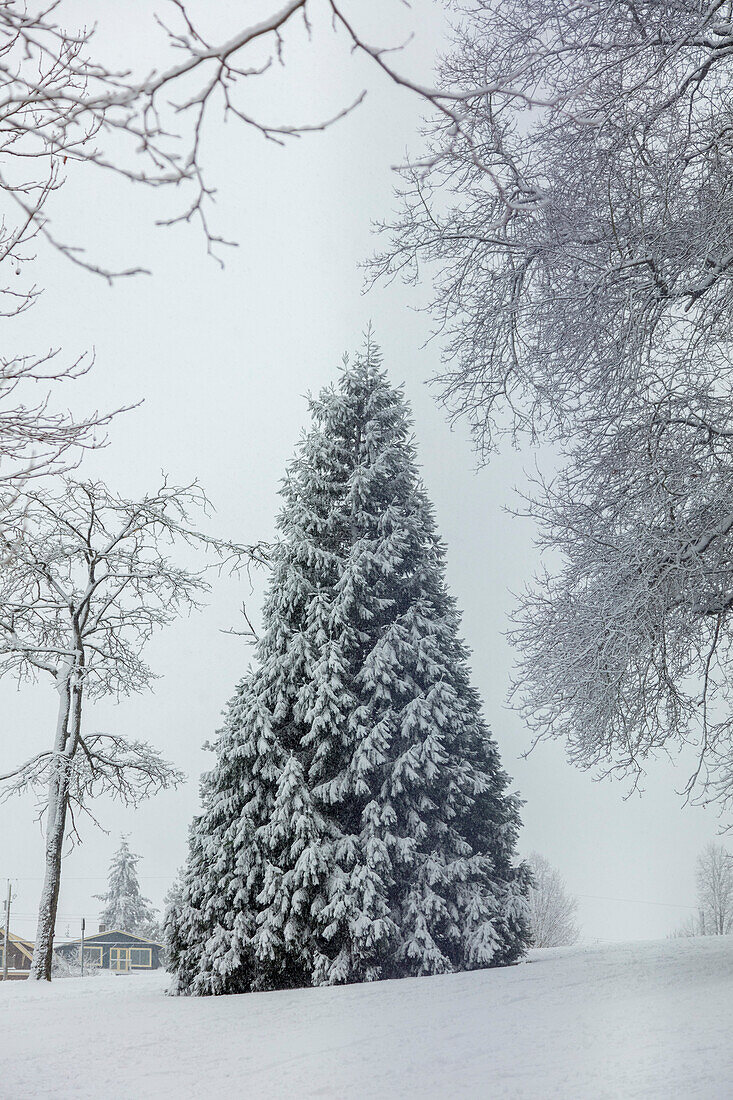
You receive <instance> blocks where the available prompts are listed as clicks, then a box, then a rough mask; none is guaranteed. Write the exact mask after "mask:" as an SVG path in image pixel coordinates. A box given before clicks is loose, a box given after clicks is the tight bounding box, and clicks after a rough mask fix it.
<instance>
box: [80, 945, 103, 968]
mask: <svg viewBox="0 0 733 1100" xmlns="http://www.w3.org/2000/svg"><path fill="white" fill-rule="evenodd" d="M84 964H85V965H86V966H101V965H102V948H101V947H97V946H96V945H93V946H92V947H85V948H84Z"/></svg>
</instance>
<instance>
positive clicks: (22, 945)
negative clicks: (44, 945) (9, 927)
mask: <svg viewBox="0 0 733 1100" xmlns="http://www.w3.org/2000/svg"><path fill="white" fill-rule="evenodd" d="M4 938H5V929H4V928H0V940H2V941H3V942H4ZM8 941H9V942H10V943H12V945H13V947H17V948H18V950H19V951H20V952H21V954H23V955H25V957H26V958H27V959H32V958H33V943H32V941H31V940H24V939H23V938H22V936H16V935H15V934H14V933H13V932H8Z"/></svg>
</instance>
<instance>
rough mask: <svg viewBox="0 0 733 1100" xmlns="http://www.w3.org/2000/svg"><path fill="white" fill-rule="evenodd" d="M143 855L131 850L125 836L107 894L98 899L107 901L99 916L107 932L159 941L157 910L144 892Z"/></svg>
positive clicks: (115, 856)
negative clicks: (141, 876)
mask: <svg viewBox="0 0 733 1100" xmlns="http://www.w3.org/2000/svg"><path fill="white" fill-rule="evenodd" d="M139 860H140V856H138V855H135V853H134V852H131V851H130V846H129V844H128V843H127V837H124V836H123V837H121V839H120V846H119V848H118V849H117V851H116V852H115V854H114V855H113V857H112V862H111V863H110V867H109V878H108V887H107V893H106V894H95V895H94V896H95V897H96V898H97V899H98V900H99V901H102V902H104V908H103V909H102V912H101V913H100V914H99V920H100V923H101V924H103V925H104V926H105V927H106V928H107V929H111V928H117V929H119V930H120V931H122V932H134V933H135V934H136V935H138V936H145V937H147V938H149V939H155V940H159V939H160V936H161V929H160V926H159V925H158V922H157V920H156V910H155V909H154V908H153V907H152V905H151V904H150V901H149V899H148V898H144V897H143V896H142V894H141V893H140V883H139V882H138V877H137V864H138V861H139Z"/></svg>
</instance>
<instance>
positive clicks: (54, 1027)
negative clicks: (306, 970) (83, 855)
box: [0, 936, 733, 1100]
mask: <svg viewBox="0 0 733 1100" xmlns="http://www.w3.org/2000/svg"><path fill="white" fill-rule="evenodd" d="M165 984H166V977H165V975H163V974H162V973H160V972H159V973H156V974H148V975H142V974H135V975H130V976H124V977H119V978H116V977H113V976H111V975H103V976H98V977H94V978H87V979H84V980H81V979H79V978H67V979H65V980H60V981H57V982H55V983H54V984H52V985H51V986H50V987H45V988H38V987H37V986H35V985H31V984H29V983H27V982H23V983H20V982H12V983H11V982H8V983H5V984H4V985H3V984H0V1096H2V1098H3V1100H9V1098H11V1097H12V1098H13V1100H27V1098H30V1097H34V1098H35V1097H53V1098H54V1100H64V1098H71V1097H74V1098H81V1097H83V1098H93V1100H114V1098H125V1100H133V1098H134V1100H144V1098H151V1100H152V1098H155V1100H168V1098H171V1100H172V1098H176V1100H188V1098H189V1097H190V1098H193V1097H196V1098H197V1100H210V1098H211V1100H219V1098H223V1097H252V1098H256V1100H261V1098H267V1097H277V1098H288V1100H290V1098H295V1100H299V1098H300V1097H315V1096H318V1097H338V1098H346V1097H348V1098H352V1097H375V1098H376V1097H379V1098H380V1100H382V1098H385V1097H413V1096H415V1097H420V1098H421V1100H424V1098H426V1097H448V1098H451V1100H453V1098H454V1097H477V1098H490V1100H495V1098H499V1097H531V1098H534V1097H538V1098H542V1100H545V1098H547V1097H563V1098H566V1100H567V1098H571V1097H582V1098H583V1100H600V1098H603V1097H631V1096H635V1097H645V1098H646V1097H660V1098H661V1097H663V1098H664V1100H671V1098H676V1097H701V1098H704V1100H717V1098H720V1100H730V1098H731V1097H733V937H730V936H728V937H719V938H718V937H710V938H707V939H695V940H667V941H663V942H660V943H633V944H616V945H613V946H604V947H592V948H566V949H563V950H557V951H543V952H535V953H534V954H533V955H532V956H531V958H530V961H529V962H527V963H523V964H522V965H520V966H515V967H510V968H508V969H505V970H485V971H479V972H475V973H472V974H456V975H450V976H446V977H437V978H417V979H410V980H405V981H401V982H379V983H375V984H373V985H362V986H347V987H343V988H338V989H312V990H297V991H294V992H287V993H265V994H255V995H250V996H240V997H218V998H208V999H184V998H172V997H165V996H163V991H164V989H165Z"/></svg>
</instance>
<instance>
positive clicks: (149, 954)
mask: <svg viewBox="0 0 733 1100" xmlns="http://www.w3.org/2000/svg"><path fill="white" fill-rule="evenodd" d="M152 965H153V951H152V948H150V947H131V948H130V966H140V967H147V968H148V969H150V968H151V967H152Z"/></svg>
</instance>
